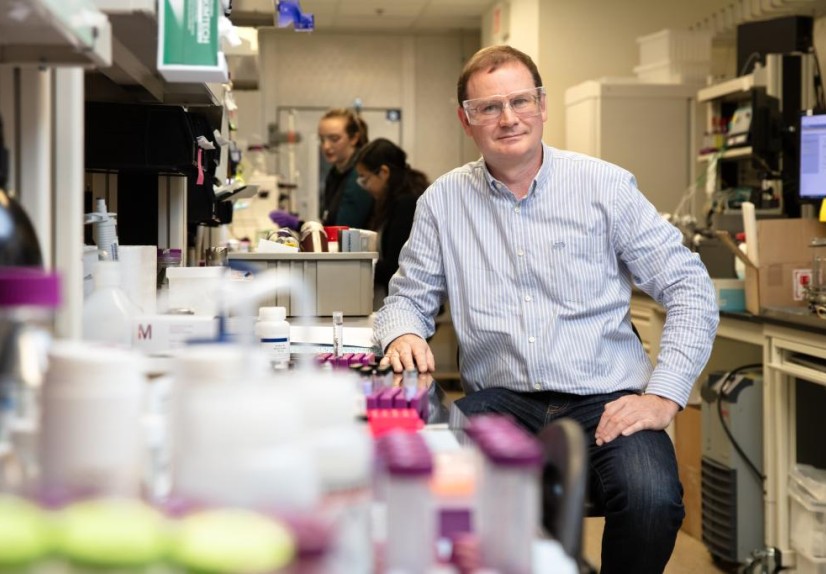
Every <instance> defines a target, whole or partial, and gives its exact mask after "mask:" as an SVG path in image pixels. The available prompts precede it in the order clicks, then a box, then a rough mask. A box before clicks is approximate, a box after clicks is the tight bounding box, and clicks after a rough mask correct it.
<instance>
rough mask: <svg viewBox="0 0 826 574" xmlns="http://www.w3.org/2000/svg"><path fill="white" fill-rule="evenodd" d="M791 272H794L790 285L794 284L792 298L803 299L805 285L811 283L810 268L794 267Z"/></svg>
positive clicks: (804, 296)
mask: <svg viewBox="0 0 826 574" xmlns="http://www.w3.org/2000/svg"><path fill="white" fill-rule="evenodd" d="M792 273H793V274H794V275H793V279H792V285H793V286H794V300H795V301H805V300H806V287H807V286H809V285H811V283H812V270H811V269H795V270H794V271H792Z"/></svg>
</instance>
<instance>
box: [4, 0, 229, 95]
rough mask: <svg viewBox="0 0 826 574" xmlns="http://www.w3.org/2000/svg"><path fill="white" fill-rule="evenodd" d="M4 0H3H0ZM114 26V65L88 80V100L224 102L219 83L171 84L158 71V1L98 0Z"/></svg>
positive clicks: (98, 3) (102, 69)
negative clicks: (103, 79)
mask: <svg viewBox="0 0 826 574" xmlns="http://www.w3.org/2000/svg"><path fill="white" fill-rule="evenodd" d="M0 1H2V0H0ZM95 2H96V3H97V5H98V7H99V8H100V9H101V10H102V11H103V12H104V13H105V14H106V15H107V16H108V17H109V21H110V22H111V25H112V65H111V66H106V67H101V68H100V69H99V70H98V74H91V75H100V76H102V77H103V78H106V79H107V80H109V82H105V81H101V80H100V78H96V79H93V80H92V81H91V82H88V83H87V90H88V93H87V97H88V99H92V100H97V101H115V102H121V103H127V102H141V103H147V102H151V103H162V104H181V105H221V103H222V99H223V96H222V90H221V89H220V84H218V85H210V84H205V83H170V82H167V81H165V80H164V79H163V78H161V77H160V75H159V74H158V72H157V54H158V18H157V1H156V0H95Z"/></svg>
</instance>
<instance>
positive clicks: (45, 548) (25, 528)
mask: <svg viewBox="0 0 826 574" xmlns="http://www.w3.org/2000/svg"><path fill="white" fill-rule="evenodd" d="M52 542H53V539H52V528H51V526H50V523H49V520H48V518H47V517H46V514H45V513H44V512H43V511H41V510H40V508H38V507H37V506H36V505H34V504H32V503H30V502H28V501H26V500H23V499H22V498H17V497H15V496H0V567H3V568H5V567H9V566H23V565H26V564H29V563H31V562H34V561H36V560H38V559H40V558H41V557H43V556H45V555H46V554H48V553H49V552H50V551H51V549H52Z"/></svg>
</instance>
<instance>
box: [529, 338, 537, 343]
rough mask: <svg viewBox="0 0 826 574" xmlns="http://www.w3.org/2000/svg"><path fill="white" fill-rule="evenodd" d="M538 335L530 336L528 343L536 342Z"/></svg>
mask: <svg viewBox="0 0 826 574" xmlns="http://www.w3.org/2000/svg"><path fill="white" fill-rule="evenodd" d="M535 342H536V337H528V343H535Z"/></svg>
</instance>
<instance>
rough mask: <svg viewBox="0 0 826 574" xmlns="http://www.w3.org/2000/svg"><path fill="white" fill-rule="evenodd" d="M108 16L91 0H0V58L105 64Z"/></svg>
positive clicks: (107, 60) (109, 47) (109, 55)
mask: <svg viewBox="0 0 826 574" xmlns="http://www.w3.org/2000/svg"><path fill="white" fill-rule="evenodd" d="M111 61H112V31H111V27H110V24H109V20H108V19H107V18H106V16H105V15H104V14H103V13H101V12H100V11H99V10H98V9H97V7H96V6H95V4H94V3H93V2H92V1H91V0H25V1H24V0H0V63H6V64H37V65H76V66H85V67H93V66H97V67H106V66H109V65H110V63H111Z"/></svg>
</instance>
